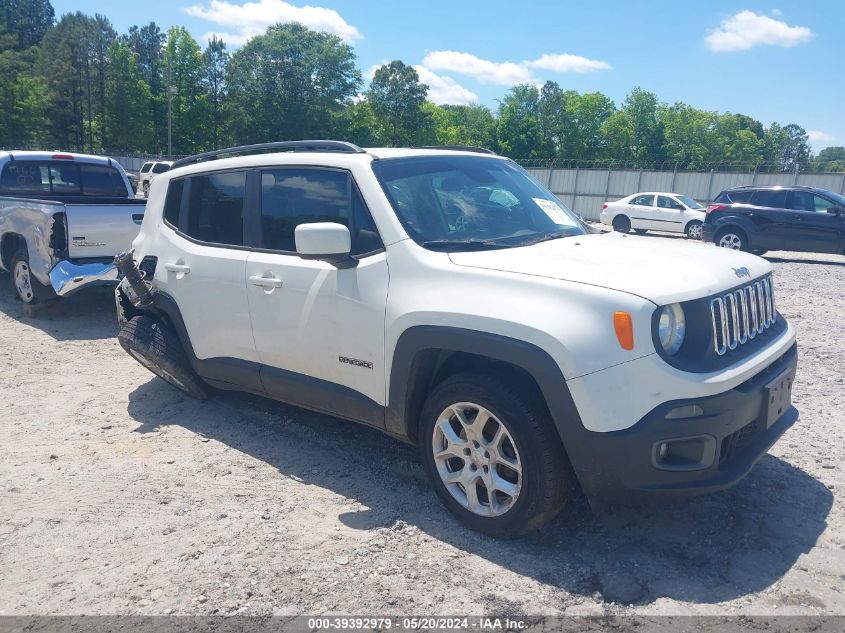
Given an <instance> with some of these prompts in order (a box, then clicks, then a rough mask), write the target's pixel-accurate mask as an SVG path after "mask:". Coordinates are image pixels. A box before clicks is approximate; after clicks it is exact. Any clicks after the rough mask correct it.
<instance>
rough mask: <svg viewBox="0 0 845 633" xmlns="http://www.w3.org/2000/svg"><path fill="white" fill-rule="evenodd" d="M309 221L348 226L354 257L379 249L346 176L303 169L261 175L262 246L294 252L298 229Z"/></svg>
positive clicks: (343, 172)
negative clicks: (295, 235)
mask: <svg viewBox="0 0 845 633" xmlns="http://www.w3.org/2000/svg"><path fill="white" fill-rule="evenodd" d="M312 222H337V223H339V224H343V225H344V226H347V227H349V230H350V232H351V233H352V254H353V255H359V254H362V253H367V252H371V251H373V250H378V249H380V248H381V247H382V244H381V240H380V239H379V236H378V232H377V231H376V227H375V225H374V224H373V221H372V218H371V217H370V214H369V211H368V210H367V208H366V206H365V205H364V202H363V200H362V199H361V196H360V194H359V193H358V191H357V189H356V188H355V187H354V185H353V184H352V182H351V178H350V176H349V174H348V173H346V172H345V171H336V170H331V169H307V168H295V169H268V170H264V171H262V172H261V235H262V242H261V244H262V246H263V247H264V248H269V249H272V250H277V251H285V252H291V253H292V252H295V251H296V241H295V238H294V234H295V230H296V227H297V226H299V225H300V224H306V223H312Z"/></svg>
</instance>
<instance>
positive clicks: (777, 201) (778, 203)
mask: <svg viewBox="0 0 845 633" xmlns="http://www.w3.org/2000/svg"><path fill="white" fill-rule="evenodd" d="M751 204H753V205H755V206H758V207H769V208H770V209H783V208H785V207H786V192H785V191H782V190H780V189H764V190H762V191H755V192H754V194H753V195H752V196H751Z"/></svg>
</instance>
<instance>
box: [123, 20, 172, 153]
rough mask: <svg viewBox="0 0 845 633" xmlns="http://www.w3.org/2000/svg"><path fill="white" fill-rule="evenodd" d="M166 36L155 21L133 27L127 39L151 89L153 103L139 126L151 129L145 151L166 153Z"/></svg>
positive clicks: (147, 136)
mask: <svg viewBox="0 0 845 633" xmlns="http://www.w3.org/2000/svg"><path fill="white" fill-rule="evenodd" d="M166 39H167V38H166V36H165V34H164V33H162V32H161V29H160V28H159V27H158V25H157V24H156V23H155V22H150V23H149V24H146V25H144V26H141V27H139V26H131V27H129V32H128V33H127V35H126V36H125V38H124V40H125V42H126V44H127V46H129V49H130V50H131V51H132V52H133V53H134V54H135V59H136V60H137V65H138V73H139V74H140V77H141V79H143V80H144V82H145V83H146V84H147V86H149V92H150V96H149V101H148V103H147V108H146V111H145V112H144V115H143V120H142V121H139V122H138V125H139V126H142V127H143V128H144V129H149V134H145V135H144V137H145V138H146V139H147V141H146V144H145V146H144V147H143V148H142V151H144V152H150V153H162V152H163V151H164V148H166V147H167V98H166V94H165V86H164V42H165V41H166Z"/></svg>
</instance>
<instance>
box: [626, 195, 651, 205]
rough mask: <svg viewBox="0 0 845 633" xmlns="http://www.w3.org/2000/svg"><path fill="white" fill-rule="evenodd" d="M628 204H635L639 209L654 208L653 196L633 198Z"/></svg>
mask: <svg viewBox="0 0 845 633" xmlns="http://www.w3.org/2000/svg"><path fill="white" fill-rule="evenodd" d="M628 204H635V205H637V206H640V207H653V206H654V196H653V195H644V196H635V197H634V199H633V200H631V202H629V203H628Z"/></svg>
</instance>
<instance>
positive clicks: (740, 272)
mask: <svg viewBox="0 0 845 633" xmlns="http://www.w3.org/2000/svg"><path fill="white" fill-rule="evenodd" d="M731 270H732V271H734V274H735V275H736V276H737V277H739V278H740V279H742V278H743V277H750V276H751V272H750V271H749V270H748V269H747V268H746V267H745V266H743V267H742V268H731Z"/></svg>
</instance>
